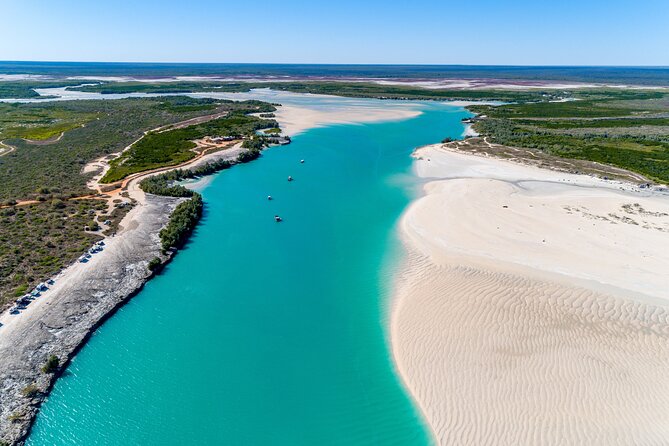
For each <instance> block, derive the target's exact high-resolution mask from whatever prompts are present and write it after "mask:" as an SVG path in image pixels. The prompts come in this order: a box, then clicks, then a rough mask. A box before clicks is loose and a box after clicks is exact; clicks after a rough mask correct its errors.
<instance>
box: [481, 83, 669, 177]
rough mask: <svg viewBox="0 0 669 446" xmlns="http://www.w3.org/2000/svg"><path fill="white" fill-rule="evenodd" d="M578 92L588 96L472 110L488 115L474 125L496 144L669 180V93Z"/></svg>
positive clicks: (580, 94) (482, 107)
mask: <svg viewBox="0 0 669 446" xmlns="http://www.w3.org/2000/svg"><path fill="white" fill-rule="evenodd" d="M578 95H579V96H581V97H584V98H585V99H583V100H576V101H568V102H542V103H523V104H506V105H501V106H488V105H476V106H472V107H469V109H470V110H471V111H474V112H476V113H479V114H481V115H485V116H486V118H485V119H480V120H478V121H477V122H476V124H475V128H476V130H477V131H478V132H479V133H480V134H481V135H483V136H487V137H489V139H490V141H491V142H494V143H498V144H503V145H507V146H513V147H523V148H531V149H538V150H541V151H544V152H546V153H548V154H551V155H556V156H559V157H562V158H571V159H579V160H588V161H596V162H600V163H605V164H611V165H613V166H616V167H621V168H624V169H628V170H632V171H634V172H638V173H641V174H643V175H645V176H647V177H649V178H651V179H654V180H656V181H659V182H664V183H666V182H669V101H667V95H666V94H665V93H662V92H643V91H622V92H621V91H612V92H607V91H584V92H578ZM594 97H596V98H597V99H593V98H594ZM594 118H596V119H594Z"/></svg>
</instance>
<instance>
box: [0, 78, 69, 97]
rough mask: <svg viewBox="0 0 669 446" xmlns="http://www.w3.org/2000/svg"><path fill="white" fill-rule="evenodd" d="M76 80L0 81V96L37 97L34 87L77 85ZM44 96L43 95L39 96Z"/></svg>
mask: <svg viewBox="0 0 669 446" xmlns="http://www.w3.org/2000/svg"><path fill="white" fill-rule="evenodd" d="M77 84H78V82H76V81H63V82H55V81H54V82H48V81H14V82H0V98H11V99H30V98H39V97H40V95H39V94H37V92H36V91H35V88H59V87H67V86H72V85H77ZM41 97H42V98H44V97H45V96H41Z"/></svg>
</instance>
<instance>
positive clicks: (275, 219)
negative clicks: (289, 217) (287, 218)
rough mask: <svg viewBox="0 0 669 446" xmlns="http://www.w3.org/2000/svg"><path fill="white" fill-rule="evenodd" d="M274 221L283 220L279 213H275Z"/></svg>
mask: <svg viewBox="0 0 669 446" xmlns="http://www.w3.org/2000/svg"><path fill="white" fill-rule="evenodd" d="M274 221H275V222H277V223H278V222H280V221H282V220H281V217H279V216H278V215H275V216H274Z"/></svg>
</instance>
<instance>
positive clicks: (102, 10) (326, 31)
mask: <svg viewBox="0 0 669 446" xmlns="http://www.w3.org/2000/svg"><path fill="white" fill-rule="evenodd" d="M0 17H1V23H2V27H1V28H0V60H57V61H63V60H66V61H129V62H135V61H144V62H276V63H408V64H412V63H416V64H424V63H435V64H493V65H664V66H666V65H669V0H645V1H636V0H635V1H632V0H608V1H604V0H580V1H573V0H548V1H543V0H536V1H529V0H497V1H494V0H478V1H469V0H459V1H451V0H410V1H407V0H404V1H398V0H385V1H381V0H329V1H318V0H312V1H304V0H282V1H270V0H236V1H230V0H222V1H213V0H191V1H177V0H163V1H157V0H132V1H129V0H117V1H114V0H111V1H105V2H98V1H91V0H86V1H84V0H58V1H51V0H0Z"/></svg>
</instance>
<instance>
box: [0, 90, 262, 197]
mask: <svg viewBox="0 0 669 446" xmlns="http://www.w3.org/2000/svg"><path fill="white" fill-rule="evenodd" d="M212 107H213V108H212ZM249 107H251V106H250V105H249ZM229 108H230V102H229V101H215V102H211V101H210V100H204V101H202V100H199V99H191V98H176V97H175V98H172V97H164V98H142V99H121V100H114V101H107V100H94V101H67V102H45V103H36V104H35V103H33V104H0V135H3V136H2V138H5V141H6V143H7V144H11V145H12V146H15V147H16V148H17V150H15V151H14V152H12V153H10V154H8V155H5V156H2V157H0V184H1V185H2V187H0V201H7V200H21V199H35V198H44V199H51V198H53V197H57V198H65V197H69V196H74V195H81V194H84V193H87V192H88V189H87V188H86V181H87V179H88V178H89V177H90V174H88V175H83V174H82V169H83V167H84V166H85V165H86V164H87V163H88V162H90V161H91V160H93V159H96V158H98V157H100V156H104V155H109V154H112V153H115V152H119V151H121V150H122V149H123V148H124V147H126V146H127V145H128V144H131V143H132V142H133V141H135V140H136V139H138V138H139V137H140V136H141V135H142V134H143V133H144V132H145V131H146V130H150V129H152V128H156V127H159V126H161V125H165V124H169V123H175V122H179V121H183V120H185V119H189V118H193V117H197V116H202V115H207V114H211V113H212V112H216V111H217V110H221V111H225V110H227V109H229ZM92 117H95V119H91V118H92ZM89 119H91V120H89ZM82 121H85V122H86V125H85V127H81V126H80V123H81V122H82ZM64 123H68V124H67V125H75V124H76V125H77V126H76V127H74V128H71V129H70V130H69V131H67V132H66V133H65V135H64V136H63V138H61V139H60V140H59V141H57V142H54V143H50V144H47V145H34V144H29V143H27V142H25V141H23V140H21V139H17V138H19V137H25V136H31V137H35V136H40V137H45V136H48V135H51V136H53V135H54V134H59V133H60V131H62V130H63V127H62V125H64ZM36 129H39V132H40V134H39V135H37V134H36V132H37V130H36Z"/></svg>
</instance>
